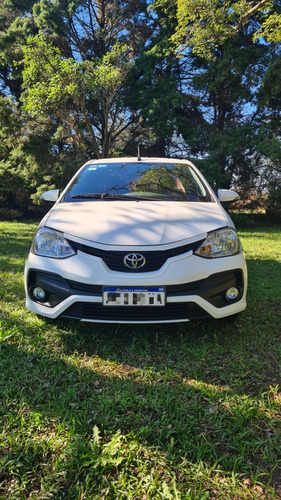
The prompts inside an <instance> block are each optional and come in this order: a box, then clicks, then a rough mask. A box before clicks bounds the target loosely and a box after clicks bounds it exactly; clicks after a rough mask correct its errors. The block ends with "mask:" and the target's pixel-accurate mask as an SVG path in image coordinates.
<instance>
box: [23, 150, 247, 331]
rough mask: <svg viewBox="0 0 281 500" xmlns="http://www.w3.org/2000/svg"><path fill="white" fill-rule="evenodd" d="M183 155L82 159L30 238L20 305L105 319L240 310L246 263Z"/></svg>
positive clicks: (225, 196) (164, 319)
mask: <svg viewBox="0 0 281 500" xmlns="http://www.w3.org/2000/svg"><path fill="white" fill-rule="evenodd" d="M237 196H238V195H237V193H235V192H234V191H229V190H223V189H222V190H219V191H218V198H217V197H216V195H215V194H214V192H213V191H212V189H211V188H210V186H209V185H208V183H207V182H206V180H205V179H204V177H203V176H202V174H201V173H200V172H199V171H198V169H197V168H196V167H195V166H194V165H193V164H192V163H191V162H190V161H187V160H176V159H163V158H140V157H139V158H120V159H102V160H93V161H89V162H88V163H86V164H85V165H84V166H83V167H82V168H81V169H80V170H79V171H78V172H77V174H76V175H75V176H74V177H73V179H72V180H71V181H70V183H69V184H68V185H67V187H66V188H65V190H64V191H63V192H62V193H61V195H60V194H59V190H52V191H48V192H46V193H44V195H42V198H43V199H44V200H46V201H51V202H53V203H54V202H55V204H54V206H53V207H52V208H51V210H50V211H49V212H48V213H47V215H46V216H45V217H44V218H43V220H42V221H41V223H40V224H39V227H38V229H37V232H36V234H35V237H34V240H33V243H32V246H31V250H30V253H29V256H28V259H27V262H26V266H25V289H26V306H27V308H28V309H29V310H31V311H33V312H35V313H37V314H38V315H39V316H45V317H48V318H57V317H66V318H72V319H77V320H82V321H93V322H102V323H170V322H179V321H189V320H191V319H201V318H208V317H212V318H223V317H226V316H231V315H234V314H237V313H239V312H240V311H243V310H244V309H245V307H246V291H247V268H246V264H245V259H244V256H243V253H242V248H241V244H240V241H239V238H238V236H237V233H236V231H235V227H234V224H233V222H232V220H231V219H230V217H229V216H228V214H227V213H226V212H225V210H224V209H223V207H222V205H221V203H220V202H224V201H233V200H234V199H236V198H237Z"/></svg>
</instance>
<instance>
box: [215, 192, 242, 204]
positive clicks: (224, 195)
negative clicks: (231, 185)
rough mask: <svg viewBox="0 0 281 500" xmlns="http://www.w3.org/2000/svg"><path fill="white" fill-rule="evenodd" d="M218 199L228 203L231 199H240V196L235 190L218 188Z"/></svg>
mask: <svg viewBox="0 0 281 500" xmlns="http://www.w3.org/2000/svg"><path fill="white" fill-rule="evenodd" d="M218 199H219V200H220V202H221V203H230V202H231V201H236V200H239V199H240V196H239V194H238V193H236V191H231V190H230V189H219V190H218Z"/></svg>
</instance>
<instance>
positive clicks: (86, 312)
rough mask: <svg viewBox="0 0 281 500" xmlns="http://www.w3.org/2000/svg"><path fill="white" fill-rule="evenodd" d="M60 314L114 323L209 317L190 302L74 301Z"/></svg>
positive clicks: (73, 317) (67, 316)
mask: <svg viewBox="0 0 281 500" xmlns="http://www.w3.org/2000/svg"><path fill="white" fill-rule="evenodd" d="M62 316H63V317H66V318H72V319H80V320H82V319H83V320H89V321H94V320H96V321H113V322H116V323H118V322H121V321H129V322H140V323H143V322H144V321H151V322H157V321H184V320H189V319H199V318H200V319H202V318H207V317H210V316H209V315H208V314H207V313H206V311H204V309H202V308H201V307H199V306H198V305H197V304H194V303H192V302H189V303H180V302H179V303H171V304H166V305H165V306H162V307H161V306H160V307H158V306H155V307H149V306H148V307H147V306H142V307H134V306H130V307H126V306H125V307H123V306H120V307H119V306H113V307H110V306H103V305H102V304H96V303H89V302H76V303H75V304H72V305H71V306H70V307H69V308H68V309H66V310H65V311H64V313H63V315H62Z"/></svg>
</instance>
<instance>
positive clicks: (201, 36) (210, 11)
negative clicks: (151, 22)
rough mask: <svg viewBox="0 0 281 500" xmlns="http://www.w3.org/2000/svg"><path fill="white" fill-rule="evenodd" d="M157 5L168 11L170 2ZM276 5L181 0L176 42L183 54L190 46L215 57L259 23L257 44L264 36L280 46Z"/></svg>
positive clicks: (266, 1)
mask: <svg viewBox="0 0 281 500" xmlns="http://www.w3.org/2000/svg"><path fill="white" fill-rule="evenodd" d="M154 5H155V6H156V7H161V8H162V9H163V8H164V9H165V8H166V5H167V0H157V1H156V2H155V4H154ZM275 6H276V7H277V9H278V6H279V2H278V1H274V0H260V1H250V2H245V0H225V1H223V2H221V1H220V0H203V1H202V0H177V21H178V24H177V28H176V31H175V33H174V35H173V36H172V39H173V41H174V42H175V43H176V45H177V46H179V48H180V50H181V51H183V50H184V49H185V47H186V46H190V47H192V50H193V52H194V53H196V54H198V55H199V56H201V57H207V58H214V50H216V49H217V48H219V47H221V46H222V45H223V44H224V43H225V42H226V41H227V40H229V39H232V38H234V37H235V36H236V35H237V34H239V32H240V31H241V30H242V29H243V28H244V27H245V26H248V25H251V24H255V27H254V32H253V35H252V36H253V40H254V41H256V40H257V39H259V38H262V37H263V38H264V39H266V40H267V41H269V42H274V43H279V42H280V27H281V15H280V12H278V10H277V12H276V11H275ZM257 23H259V26H260V27H259V28H258V29H257V27H256V25H257Z"/></svg>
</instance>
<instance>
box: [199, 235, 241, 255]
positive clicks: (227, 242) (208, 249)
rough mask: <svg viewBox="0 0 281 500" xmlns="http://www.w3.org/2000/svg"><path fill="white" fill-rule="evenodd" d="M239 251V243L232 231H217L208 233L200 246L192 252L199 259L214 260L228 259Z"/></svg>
mask: <svg viewBox="0 0 281 500" xmlns="http://www.w3.org/2000/svg"><path fill="white" fill-rule="evenodd" d="M240 251H241V246H240V241H239V238H238V236H237V234H236V232H235V231H234V230H233V229H229V228H226V229H219V230H218V231H214V232H213V233H209V234H208V236H207V238H206V239H205V241H203V243H202V245H200V247H199V248H198V249H197V250H196V252H194V253H195V254H196V255H199V256H200V257H205V258H206V259H214V258H217V257H228V256H229V255H235V254H237V253H239V252H240Z"/></svg>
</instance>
